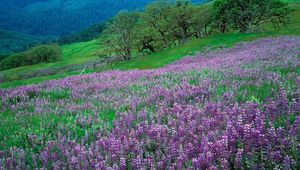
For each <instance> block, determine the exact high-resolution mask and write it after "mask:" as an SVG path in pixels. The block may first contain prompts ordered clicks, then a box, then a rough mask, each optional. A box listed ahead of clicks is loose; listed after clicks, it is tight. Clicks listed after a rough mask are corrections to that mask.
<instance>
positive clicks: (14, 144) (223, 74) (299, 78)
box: [0, 36, 300, 170]
mask: <svg viewBox="0 0 300 170" xmlns="http://www.w3.org/2000/svg"><path fill="white" fill-rule="evenodd" d="M0 99H1V100H0V105H1V114H0V120H1V122H0V125H1V128H0V169H1V170H2V169H55V170H56V169H80V170H85V169H86V170H87V169H120V170H123V169H170V170H171V169H300V37H298V36H283V37H278V38H265V39H260V40H256V41H253V42H247V43H240V44H238V45H236V46H235V47H233V48H230V49H223V50H217V51H210V52H206V53H202V54H198V55H197V56H189V57H185V58H184V59H182V60H179V61H176V62H175V63H172V64H170V65H167V66H165V67H163V68H159V69H153V70H132V71H109V72H103V73H97V74H89V75H83V76H74V77H69V78H65V79H62V80H52V81H48V82H44V83H42V84H38V85H30V86H23V87H17V88H13V89H0Z"/></svg>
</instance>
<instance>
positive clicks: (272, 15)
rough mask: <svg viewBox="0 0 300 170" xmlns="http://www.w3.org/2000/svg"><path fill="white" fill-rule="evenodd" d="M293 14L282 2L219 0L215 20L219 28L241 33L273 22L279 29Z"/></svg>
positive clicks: (279, 0) (270, 0) (273, 0)
mask: <svg viewBox="0 0 300 170" xmlns="http://www.w3.org/2000/svg"><path fill="white" fill-rule="evenodd" d="M291 12H292V10H291V9H290V7H289V6H288V4H287V3H285V2H282V1H281V0H251V1H249V0H217V1H215V2H214V19H215V22H216V26H217V28H219V30H220V31H221V32H225V31H226V30H227V29H228V28H233V29H238V30H239V31H240V32H246V31H253V30H254V29H255V28H257V27H258V26H260V25H262V24H264V23H266V22H271V23H273V25H274V27H276V28H278V27H280V26H281V25H283V24H286V23H287V22H288V15H289V14H290V13H291Z"/></svg>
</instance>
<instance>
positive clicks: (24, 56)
mask: <svg viewBox="0 0 300 170" xmlns="http://www.w3.org/2000/svg"><path fill="white" fill-rule="evenodd" d="M61 53H62V52H61V49H60V47H59V46H58V45H57V44H52V45H40V46H37V47H34V48H32V49H30V50H28V51H25V52H21V53H16V54H12V55H11V56H9V57H7V58H5V59H4V60H2V61H1V62H0V70H7V69H11V68H16V67H20V66H25V65H33V64H38V63H50V62H54V61H57V60H58V59H59V57H60V56H61Z"/></svg>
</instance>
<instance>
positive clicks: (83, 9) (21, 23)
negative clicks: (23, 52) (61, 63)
mask: <svg viewBox="0 0 300 170" xmlns="http://www.w3.org/2000/svg"><path fill="white" fill-rule="evenodd" d="M151 1H153V0H116V1H112V0H1V2H0V3H1V5H0V11H1V12H0V28H1V29H4V30H10V31H16V32H21V33H26V34H31V35H43V36H44V35H47V36H48V35H52V36H61V35H68V34H71V33H74V32H77V31H80V30H82V29H84V28H86V27H88V26H90V25H91V24H94V23H99V22H102V21H105V20H106V19H108V18H110V17H112V16H114V15H115V14H116V13H117V12H118V11H120V10H129V11H132V10H139V9H142V8H143V7H144V6H145V5H146V4H147V3H149V2H151ZM201 1H205V0H194V2H201Z"/></svg>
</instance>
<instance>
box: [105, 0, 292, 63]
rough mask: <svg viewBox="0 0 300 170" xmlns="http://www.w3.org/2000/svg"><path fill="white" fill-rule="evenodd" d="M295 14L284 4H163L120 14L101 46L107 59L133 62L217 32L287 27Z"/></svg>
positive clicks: (231, 0) (241, 0)
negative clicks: (137, 57)
mask: <svg viewBox="0 0 300 170" xmlns="http://www.w3.org/2000/svg"><path fill="white" fill-rule="evenodd" d="M291 11H292V10H291V9H290V8H289V6H288V4H287V3H284V2H282V1H280V0H253V1H249V0H216V1H214V2H213V3H209V4H205V5H199V6H195V5H193V4H192V2H191V1H189V0H177V1H176V2H174V1H167V0H159V1H155V2H154V3H151V4H149V5H148V6H146V8H145V11H144V12H139V13H137V12H135V13H133V12H127V11H122V12H120V13H119V14H118V15H116V16H115V17H114V19H113V20H112V21H111V22H109V24H108V26H107V29H106V30H104V32H103V34H102V36H101V38H100V39H101V41H100V42H102V43H103V44H104V46H105V47H106V49H105V51H106V54H105V55H108V56H111V55H116V56H120V57H123V59H124V60H130V59H131V56H132V53H133V52H138V53H139V54H149V53H151V52H156V51H160V50H162V49H166V48H170V47H172V46H176V45H178V44H182V43H184V42H186V41H188V40H190V39H192V38H202V37H205V36H207V35H209V34H211V33H215V32H222V33H224V32H226V31H236V30H237V31H240V32H248V31H253V30H255V29H256V28H257V27H259V26H260V25H262V24H264V23H272V24H273V25H274V26H275V27H277V28H278V27H280V26H281V25H283V24H286V23H287V21H288V15H289V14H290V13H291ZM103 44H102V45H103Z"/></svg>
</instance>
